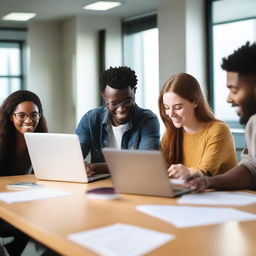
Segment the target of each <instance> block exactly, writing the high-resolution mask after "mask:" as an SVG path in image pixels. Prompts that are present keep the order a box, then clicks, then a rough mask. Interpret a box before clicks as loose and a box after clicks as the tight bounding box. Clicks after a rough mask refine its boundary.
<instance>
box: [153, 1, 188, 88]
mask: <svg viewBox="0 0 256 256" xmlns="http://www.w3.org/2000/svg"><path fill="white" fill-rule="evenodd" d="M157 17H158V28H159V85H160V88H162V87H163V85H164V83H165V82H166V81H167V80H168V79H169V78H170V77H171V76H172V75H174V74H177V73H180V72H185V71H186V31H185V30H186V3H185V0H176V1H172V3H171V4H170V5H169V6H165V7H164V8H162V9H159V10H158V12H157Z"/></svg>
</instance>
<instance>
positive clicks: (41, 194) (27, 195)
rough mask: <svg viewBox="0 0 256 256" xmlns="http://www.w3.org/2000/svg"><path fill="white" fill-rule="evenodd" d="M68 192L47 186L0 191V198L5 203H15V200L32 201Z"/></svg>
mask: <svg viewBox="0 0 256 256" xmlns="http://www.w3.org/2000/svg"><path fill="white" fill-rule="evenodd" d="M70 194H71V193H70V192H63V191H60V190H55V189H47V188H42V189H40V188H36V189H29V190H24V191H15V192H2V193H0V200H2V201H5V202H6V203H17V202H26V201H33V200H39V199H45V198H51V197H60V196H66V195H70Z"/></svg>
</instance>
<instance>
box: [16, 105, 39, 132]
mask: <svg viewBox="0 0 256 256" xmlns="http://www.w3.org/2000/svg"><path fill="white" fill-rule="evenodd" d="M38 112H39V109H38V107H37V105H36V104H35V103H33V102H32V101H24V102H22V103H20V104H19V105H17V107H16V109H15V110H14V111H13V114H17V113H19V115H20V116H24V114H26V115H28V116H27V117H26V119H25V120H24V121H20V120H18V119H19V118H18V117H17V118H16V117H15V116H14V115H13V114H12V115H11V121H12V122H13V125H14V127H15V128H16V130H17V132H18V133H21V134H24V133H26V132H34V131H35V129H36V127H37V125H38V123H39V120H36V118H32V119H33V120H32V119H31V117H30V116H35V114H36V113H38ZM33 114H34V115H33ZM16 116H17V115H16Z"/></svg>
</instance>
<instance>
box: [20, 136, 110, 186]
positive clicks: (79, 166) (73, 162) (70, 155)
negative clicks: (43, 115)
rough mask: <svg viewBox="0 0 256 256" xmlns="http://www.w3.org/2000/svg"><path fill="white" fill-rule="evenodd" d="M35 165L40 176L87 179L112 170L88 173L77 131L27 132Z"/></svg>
mask: <svg viewBox="0 0 256 256" xmlns="http://www.w3.org/2000/svg"><path fill="white" fill-rule="evenodd" d="M25 140H26V143H27V147H28V152H29V156H30V159H31V163H32V167H33V170H34V173H35V176H36V178H37V179H40V180H54V181H69V182H82V183H87V182H91V181H94V180H99V179H102V178H106V177H109V174H97V175H94V176H90V177H88V176H87V174H86V170H85V166H84V162H83V155H82V150H81V147H80V142H79V138H78V136H77V135H76V134H58V133H25Z"/></svg>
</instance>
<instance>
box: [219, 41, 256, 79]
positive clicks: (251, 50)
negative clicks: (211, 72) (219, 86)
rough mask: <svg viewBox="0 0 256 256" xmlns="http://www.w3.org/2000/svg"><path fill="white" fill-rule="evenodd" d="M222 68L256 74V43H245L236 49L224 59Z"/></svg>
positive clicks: (245, 73)
mask: <svg viewBox="0 0 256 256" xmlns="http://www.w3.org/2000/svg"><path fill="white" fill-rule="evenodd" d="M221 67H222V69H224V70H226V71H231V72H238V73H240V74H244V75H247V74H256V43H253V44H251V45H250V42H246V43H245V45H243V46H241V47H240V48H238V49H237V50H236V51H234V53H233V54H231V55H229V56H228V57H227V58H223V59H222V65H221Z"/></svg>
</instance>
